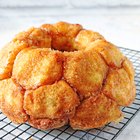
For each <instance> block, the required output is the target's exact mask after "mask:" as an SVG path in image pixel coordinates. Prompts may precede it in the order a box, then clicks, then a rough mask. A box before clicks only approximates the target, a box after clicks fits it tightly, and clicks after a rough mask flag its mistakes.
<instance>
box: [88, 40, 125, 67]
mask: <svg viewBox="0 0 140 140" xmlns="http://www.w3.org/2000/svg"><path fill="white" fill-rule="evenodd" d="M87 49H89V50H90V49H94V50H96V51H97V52H98V53H99V54H101V56H102V57H103V58H104V60H105V61H106V63H107V64H108V66H110V67H113V68H115V67H118V68H121V65H122V62H123V61H124V59H125V57H124V56H123V54H122V53H121V52H120V50H119V49H118V48H117V47H116V46H114V45H113V44H111V43H109V42H107V41H105V40H97V41H95V42H94V43H91V45H90V47H88V48H87Z"/></svg>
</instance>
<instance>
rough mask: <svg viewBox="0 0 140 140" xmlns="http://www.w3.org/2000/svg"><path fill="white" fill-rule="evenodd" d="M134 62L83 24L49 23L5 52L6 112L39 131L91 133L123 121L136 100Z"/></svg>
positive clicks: (2, 100) (1, 103)
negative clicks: (64, 128)
mask: <svg viewBox="0 0 140 140" xmlns="http://www.w3.org/2000/svg"><path fill="white" fill-rule="evenodd" d="M135 93H136V92H135V83H134V69H133V66H132V63H131V62H130V61H129V59H128V58H127V57H125V56H124V55H123V54H122V53H121V52H120V50H119V49H118V48H117V47H116V46H115V45H113V44H111V43H109V42H107V41H106V40H105V38H104V37H103V36H101V35H100V34H99V33H97V32H94V31H90V30H85V29H83V28H82V26H81V25H79V24H69V23H66V22H59V23H56V24H44V25H42V26H41V27H40V28H31V29H29V30H27V31H25V32H21V33H19V34H18V35H16V36H15V38H14V39H13V40H12V41H11V42H10V43H8V44H7V45H6V46H5V47H3V48H2V49H1V51H0V108H1V110H2V112H3V113H4V114H5V115H6V116H7V117H8V118H9V119H11V120H12V121H13V122H15V123H18V124H21V123H24V122H29V124H31V125H32V126H34V127H36V128H39V129H53V128H58V127H61V126H63V125H65V124H69V125H70V126H71V127H72V128H74V129H91V128H97V127H101V126H103V125H105V124H106V123H109V122H112V121H119V120H120V119H121V118H122V116H123V115H122V112H121V110H120V107H121V106H128V105H129V104H130V103H132V101H133V100H134V98H135Z"/></svg>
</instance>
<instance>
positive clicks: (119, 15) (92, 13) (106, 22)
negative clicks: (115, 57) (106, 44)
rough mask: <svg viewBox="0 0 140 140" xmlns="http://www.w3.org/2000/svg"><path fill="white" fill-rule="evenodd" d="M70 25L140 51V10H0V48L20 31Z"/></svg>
mask: <svg viewBox="0 0 140 140" xmlns="http://www.w3.org/2000/svg"><path fill="white" fill-rule="evenodd" d="M57 21H68V22H72V23H80V24H82V25H83V26H84V27H85V28H88V29H91V30H95V31H97V32H100V33H101V34H102V35H103V36H104V37H105V38H106V39H107V40H108V41H111V42H112V43H114V44H116V45H118V46H121V47H126V48H130V49H135V50H140V10H139V9H138V8H136V9H119V8H116V9H110V8H109V9H85V10H81V9H71V8H69V9H64V8H62V9H61V8H60V9H59V8H57V9H47V8H35V9H34V8H32V9H31V8H22V9H16V8H10V9H6V10H5V9H0V38H1V39H0V47H2V46H3V45H4V44H5V43H7V41H10V39H11V38H12V37H13V36H14V35H15V34H16V33H18V32H19V31H22V30H25V29H27V28H29V27H30V26H40V25H41V24H43V23H55V22H57Z"/></svg>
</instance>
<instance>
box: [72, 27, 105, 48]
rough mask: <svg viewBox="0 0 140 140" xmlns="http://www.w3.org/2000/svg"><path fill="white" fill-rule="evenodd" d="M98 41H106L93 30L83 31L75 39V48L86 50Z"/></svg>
mask: <svg viewBox="0 0 140 140" xmlns="http://www.w3.org/2000/svg"><path fill="white" fill-rule="evenodd" d="M96 40H104V37H103V36H102V35H100V34H99V33H97V32H93V31H91V30H81V31H80V32H79V33H78V35H77V36H76V38H75V43H74V47H75V49H76V50H85V49H86V48H87V47H89V46H90V44H91V43H94V41H96Z"/></svg>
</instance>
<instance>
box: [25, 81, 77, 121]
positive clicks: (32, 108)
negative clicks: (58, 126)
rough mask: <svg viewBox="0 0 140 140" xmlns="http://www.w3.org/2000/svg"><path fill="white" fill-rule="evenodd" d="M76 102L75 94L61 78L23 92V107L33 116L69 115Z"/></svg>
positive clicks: (55, 116)
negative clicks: (52, 82)
mask: <svg viewBox="0 0 140 140" xmlns="http://www.w3.org/2000/svg"><path fill="white" fill-rule="evenodd" d="M78 104H79V99H78V96H77V94H76V93H75V92H74V91H73V89H72V88H71V87H70V86H69V85H68V84H67V83H66V82H65V81H63V80H61V81H59V82H57V83H55V84H53V85H48V86H42V87H40V88H38V89H36V90H31V91H26V92H25V98H24V109H25V110H26V112H27V113H28V114H29V115H31V116H33V117H34V118H51V119H54V118H61V117H66V116H68V117H70V116H72V115H73V114H74V113H75V108H76V106H77V105H78Z"/></svg>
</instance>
